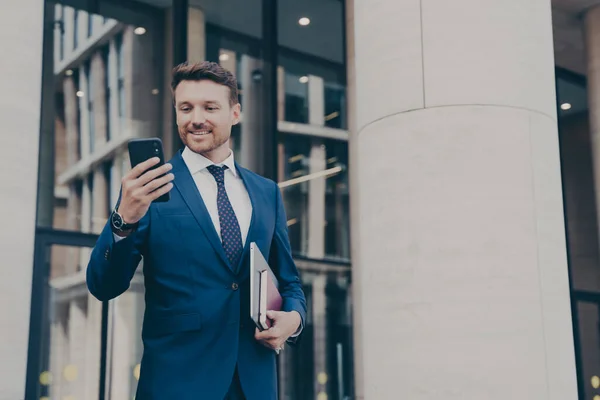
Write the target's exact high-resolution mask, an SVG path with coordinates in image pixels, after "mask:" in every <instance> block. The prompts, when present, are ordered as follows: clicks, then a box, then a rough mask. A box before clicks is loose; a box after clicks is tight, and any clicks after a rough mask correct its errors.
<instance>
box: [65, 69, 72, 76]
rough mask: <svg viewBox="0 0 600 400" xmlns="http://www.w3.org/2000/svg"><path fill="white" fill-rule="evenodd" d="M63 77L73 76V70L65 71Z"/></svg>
mask: <svg viewBox="0 0 600 400" xmlns="http://www.w3.org/2000/svg"><path fill="white" fill-rule="evenodd" d="M65 75H66V76H71V75H73V70H72V69H68V70H66V71H65Z"/></svg>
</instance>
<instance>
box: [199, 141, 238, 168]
mask: <svg viewBox="0 0 600 400" xmlns="http://www.w3.org/2000/svg"><path fill="white" fill-rule="evenodd" d="M201 155H202V156H204V157H206V158H208V159H209V160H210V161H212V162H214V163H215V164H219V163H222V162H223V161H225V160H227V157H229V156H230V155H231V149H230V148H229V144H228V143H225V145H224V146H221V147H219V148H217V149H214V150H212V151H207V152H206V153H201Z"/></svg>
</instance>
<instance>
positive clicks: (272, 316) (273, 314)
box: [267, 310, 282, 320]
mask: <svg viewBox="0 0 600 400" xmlns="http://www.w3.org/2000/svg"><path fill="white" fill-rule="evenodd" d="M281 314H282V312H281V311H273V310H269V311H267V317H268V318H269V319H274V320H276V319H277V318H279V316H280V315H281Z"/></svg>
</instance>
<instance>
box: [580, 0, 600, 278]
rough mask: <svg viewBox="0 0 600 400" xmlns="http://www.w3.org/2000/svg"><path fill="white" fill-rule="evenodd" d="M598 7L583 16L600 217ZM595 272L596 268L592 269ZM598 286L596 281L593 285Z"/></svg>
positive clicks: (597, 205)
mask: <svg viewBox="0 0 600 400" xmlns="http://www.w3.org/2000/svg"><path fill="white" fill-rule="evenodd" d="M599 24H600V7H594V8H591V9H590V10H588V11H587V12H586V13H585V16H584V31H585V32H584V33H585V41H586V48H585V52H586V54H587V93H588V104H589V107H588V108H589V118H590V139H591V144H592V161H593V170H594V173H593V178H594V187H595V188H596V193H597V194H596V196H595V198H596V215H600V195H598V188H600V48H599V46H600V26H599ZM594 270H596V271H597V268H594ZM598 284H600V282H598V281H597V280H596V282H595V285H598Z"/></svg>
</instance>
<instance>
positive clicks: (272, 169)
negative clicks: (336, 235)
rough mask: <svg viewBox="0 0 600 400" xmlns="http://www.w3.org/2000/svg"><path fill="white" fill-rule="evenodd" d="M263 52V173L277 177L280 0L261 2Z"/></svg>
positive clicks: (261, 171) (264, 0)
mask: <svg viewBox="0 0 600 400" xmlns="http://www.w3.org/2000/svg"><path fill="white" fill-rule="evenodd" d="M262 38H263V40H262V44H263V46H262V47H263V48H262V55H263V81H264V86H263V88H264V96H263V99H264V100H263V104H262V106H263V107H264V112H263V116H264V117H263V118H264V128H263V131H262V134H263V135H264V138H263V141H262V143H264V145H265V148H264V152H263V157H264V158H263V165H262V168H261V170H260V171H256V172H258V173H260V174H261V175H263V176H265V177H267V178H269V179H273V180H276V179H277V65H278V61H277V58H278V55H277V49H278V41H277V0H263V2H262Z"/></svg>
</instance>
